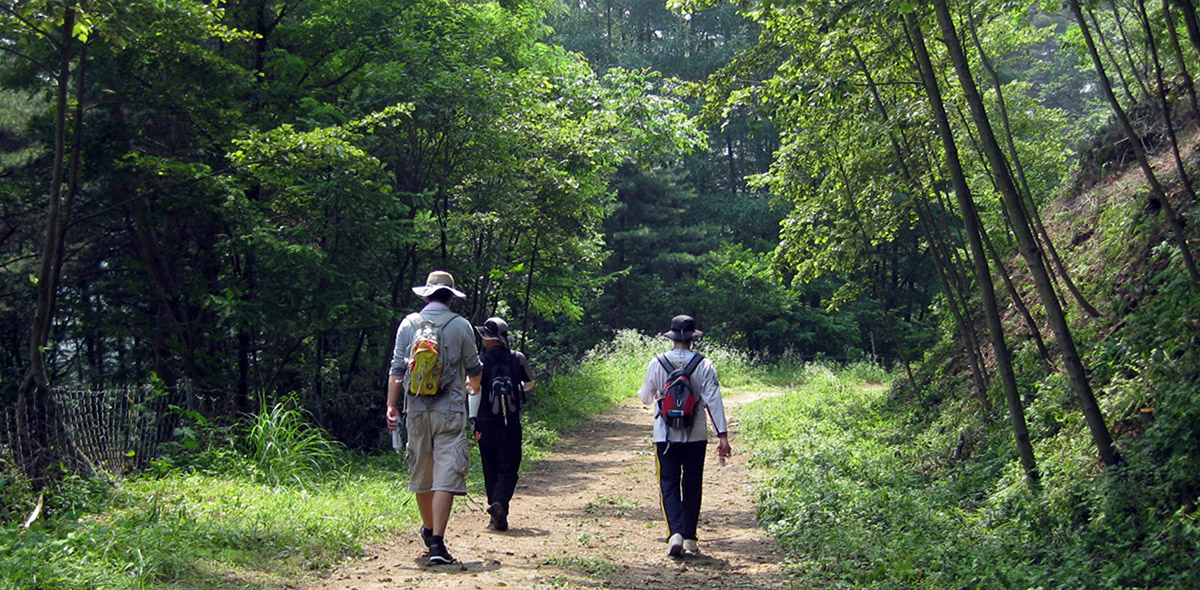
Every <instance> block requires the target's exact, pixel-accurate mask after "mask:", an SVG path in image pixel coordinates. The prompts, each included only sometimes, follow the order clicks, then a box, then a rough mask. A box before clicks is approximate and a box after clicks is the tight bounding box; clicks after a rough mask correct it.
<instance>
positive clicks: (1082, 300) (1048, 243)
mask: <svg viewBox="0 0 1200 590" xmlns="http://www.w3.org/2000/svg"><path fill="white" fill-rule="evenodd" d="M967 22H968V23H969V25H970V28H971V40H972V41H973V42H974V44H975V50H976V51H977V52H978V53H979V60H980V63H982V64H983V68H984V70H986V71H987V73H988V77H989V78H991V80H992V86H993V87H994V88H995V89H996V104H997V105H998V106H999V108H1000V121H1001V122H1002V123H1003V125H1004V139H1005V144H1006V145H1007V146H1008V151H1009V157H1011V158H1012V162H1013V169H1014V171H1015V172H1016V174H1017V180H1018V181H1019V182H1020V186H1021V194H1022V197H1023V199H1022V201H1023V202H1024V204H1025V206H1026V207H1028V210H1027V211H1026V212H1027V213H1028V214H1029V218H1030V220H1031V221H1032V222H1033V229H1034V231H1036V232H1037V235H1038V237H1039V238H1041V240H1042V245H1043V246H1044V247H1045V249H1046V253H1047V255H1049V257H1050V262H1051V263H1052V264H1053V265H1054V269H1055V270H1056V271H1057V272H1058V276H1059V277H1061V278H1062V281H1063V284H1065V285H1066V287H1067V291H1068V292H1070V293H1071V296H1072V297H1074V298H1075V302H1076V303H1077V304H1078V305H1079V308H1080V309H1082V310H1083V311H1084V313H1087V314H1088V315H1090V316H1092V317H1094V318H1098V317H1100V315H1101V314H1100V311H1099V310H1097V309H1096V308H1095V307H1093V306H1092V304H1091V303H1090V302H1088V300H1087V298H1086V297H1084V296H1083V293H1082V292H1081V291H1080V290H1079V287H1078V286H1077V285H1076V284H1075V281H1074V280H1072V279H1071V274H1070V273H1069V272H1067V266H1066V265H1065V264H1063V261H1062V258H1060V257H1059V255H1058V249H1057V248H1055V247H1054V242H1053V240H1051V239H1050V234H1049V232H1047V231H1046V226H1045V225H1044V224H1043V223H1042V216H1041V214H1040V213H1039V212H1038V208H1037V203H1036V202H1034V200H1033V191H1032V190H1031V189H1030V188H1029V181H1028V180H1027V179H1026V176H1025V166H1024V165H1022V163H1021V157H1020V154H1018V153H1017V144H1016V141H1015V140H1014V139H1013V132H1012V122H1011V121H1010V120H1009V118H1008V104H1007V103H1006V102H1005V101H1004V89H1003V88H1002V86H1001V84H1000V74H999V73H997V72H996V68H995V67H993V65H992V60H991V59H989V58H988V56H987V52H986V51H984V49H983V43H981V42H980V41H979V34H978V31H977V30H976V28H975V17H974V15H973V14H971V13H969V12H968V14H967ZM1043 347H1044V345H1043Z"/></svg>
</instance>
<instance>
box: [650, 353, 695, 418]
mask: <svg viewBox="0 0 1200 590" xmlns="http://www.w3.org/2000/svg"><path fill="white" fill-rule="evenodd" d="M655 358H657V359H658V362H659V364H661V365H662V367H663V369H665V370H666V371H667V380H666V381H665V382H663V386H662V389H661V390H660V391H659V395H658V414H659V415H660V416H662V419H663V421H664V422H666V424H667V428H669V429H670V430H675V431H679V430H684V431H686V430H688V429H690V428H691V427H692V424H693V423H695V420H696V409H697V408H698V407H699V405H700V401H699V398H698V397H697V396H696V392H695V390H694V389H693V388H692V371H695V370H696V367H698V366H700V361H703V360H704V356H703V355H700V354H694V355H693V356H692V360H690V361H688V363H687V364H686V365H684V366H683V367H681V368H679V369H676V368H675V366H674V365H672V364H671V361H669V360H667V355H665V354H660V355H658V356H657V357H655Z"/></svg>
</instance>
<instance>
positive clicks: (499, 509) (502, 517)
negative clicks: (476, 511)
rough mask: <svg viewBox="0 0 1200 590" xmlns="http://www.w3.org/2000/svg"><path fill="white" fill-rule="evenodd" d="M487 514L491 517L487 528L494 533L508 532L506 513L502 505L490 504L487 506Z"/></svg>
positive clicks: (497, 503)
mask: <svg viewBox="0 0 1200 590" xmlns="http://www.w3.org/2000/svg"><path fill="white" fill-rule="evenodd" d="M487 512H488V514H490V515H492V518H491V520H490V521H489V522H488V527H489V528H491V529H492V530H494V531H507V530H508V511H507V510H505V509H504V505H503V504H501V503H499V502H492V505H491V506H488V509H487Z"/></svg>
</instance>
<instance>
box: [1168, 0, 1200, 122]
mask: <svg viewBox="0 0 1200 590" xmlns="http://www.w3.org/2000/svg"><path fill="white" fill-rule="evenodd" d="M1162 13H1163V19H1164V20H1165V21H1166V25H1167V39H1168V40H1170V42H1171V51H1172V52H1173V53H1174V54H1175V63H1176V64H1178V65H1179V75H1180V77H1182V78H1183V90H1184V92H1186V93H1187V96H1188V106H1190V107H1191V109H1192V121H1194V122H1200V100H1197V98H1196V83H1195V80H1193V79H1192V73H1191V72H1190V71H1188V65H1187V59H1185V58H1184V57H1183V45H1182V44H1180V43H1179V31H1177V30H1176V29H1175V17H1174V16H1173V15H1172V14H1171V2H1170V0H1162Z"/></svg>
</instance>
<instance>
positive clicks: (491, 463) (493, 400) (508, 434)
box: [470, 317, 533, 531]
mask: <svg viewBox="0 0 1200 590" xmlns="http://www.w3.org/2000/svg"><path fill="white" fill-rule="evenodd" d="M475 329H476V330H477V331H478V332H479V336H480V337H481V338H482V339H483V346H484V348H485V351H484V353H483V354H481V355H479V357H480V360H481V361H483V385H482V390H481V391H480V395H477V396H473V397H471V398H470V401H471V402H472V403H471V408H470V410H471V413H470V415H471V423H472V425H473V426H472V429H473V430H474V431H475V440H477V441H479V462H480V464H481V466H482V467H483V485H484V488H486V490H487V502H488V508H487V512H488V514H489V515H491V519H490V521H489V522H488V528H490V529H492V530H496V531H506V530H508V506H509V502H510V501H511V500H512V496H513V492H514V491H515V490H516V488H517V471H518V469H519V468H520V467H521V403H522V402H523V401H524V397H525V396H524V394H525V392H528V391H529V390H531V389H533V370H532V369H531V368H530V367H529V360H528V359H526V358H525V355H524V354H522V353H520V352H519V351H514V350H510V349H509V344H510V342H509V338H508V324H507V323H506V322H505V321H504V320H503V319H501V318H497V317H493V318H489V319H488V320H487V321H486V322H484V324H483V325H482V326H476V327H475Z"/></svg>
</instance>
